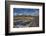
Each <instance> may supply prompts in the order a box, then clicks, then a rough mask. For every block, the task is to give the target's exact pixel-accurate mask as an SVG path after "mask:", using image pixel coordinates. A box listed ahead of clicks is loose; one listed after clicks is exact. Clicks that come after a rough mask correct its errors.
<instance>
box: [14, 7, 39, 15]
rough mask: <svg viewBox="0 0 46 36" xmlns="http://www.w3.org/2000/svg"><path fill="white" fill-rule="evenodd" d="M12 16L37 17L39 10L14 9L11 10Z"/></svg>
mask: <svg viewBox="0 0 46 36" xmlns="http://www.w3.org/2000/svg"><path fill="white" fill-rule="evenodd" d="M13 12H14V13H13V14H14V16H17V15H32V16H38V15H39V9H29V8H14V9H13Z"/></svg>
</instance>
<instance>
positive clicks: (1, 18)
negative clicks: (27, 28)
mask: <svg viewBox="0 0 46 36" xmlns="http://www.w3.org/2000/svg"><path fill="white" fill-rule="evenodd" d="M14 1H15V0H14ZM16 1H28V2H44V3H45V6H46V0H16ZM45 16H46V7H45ZM45 18H46V17H45ZM45 20H46V19H45ZM45 27H46V24H45ZM45 32H46V31H45ZM0 36H5V0H0ZM14 36H46V33H45V34H28V35H14Z"/></svg>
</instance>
